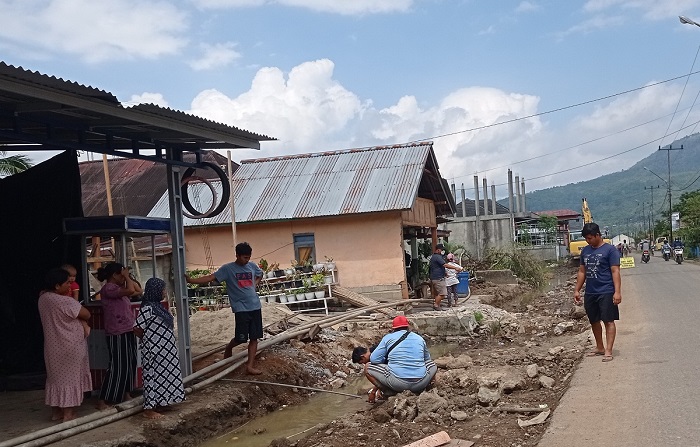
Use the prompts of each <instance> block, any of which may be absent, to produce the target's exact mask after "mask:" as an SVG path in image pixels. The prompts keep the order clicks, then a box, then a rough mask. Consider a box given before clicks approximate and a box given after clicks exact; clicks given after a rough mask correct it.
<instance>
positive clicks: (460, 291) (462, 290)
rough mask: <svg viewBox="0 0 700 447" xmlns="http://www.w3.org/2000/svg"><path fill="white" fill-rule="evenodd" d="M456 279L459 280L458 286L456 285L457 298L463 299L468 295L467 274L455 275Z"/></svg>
mask: <svg viewBox="0 0 700 447" xmlns="http://www.w3.org/2000/svg"><path fill="white" fill-rule="evenodd" d="M457 279H458V280H459V284H457V296H460V297H465V296H467V295H469V272H459V273H457Z"/></svg>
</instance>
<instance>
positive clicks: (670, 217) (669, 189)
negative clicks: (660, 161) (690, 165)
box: [659, 144, 683, 241]
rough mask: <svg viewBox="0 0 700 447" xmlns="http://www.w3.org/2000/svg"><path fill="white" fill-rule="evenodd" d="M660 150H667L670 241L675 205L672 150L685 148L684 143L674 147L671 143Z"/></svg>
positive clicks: (671, 238)
mask: <svg viewBox="0 0 700 447" xmlns="http://www.w3.org/2000/svg"><path fill="white" fill-rule="evenodd" d="M659 150H660V151H666V159H667V160H668V182H667V183H666V186H667V187H668V227H669V228H668V231H669V241H672V240H673V206H672V204H671V151H680V150H683V145H682V144H681V147H672V146H671V145H670V144H669V145H668V147H664V148H662V147H661V146H659Z"/></svg>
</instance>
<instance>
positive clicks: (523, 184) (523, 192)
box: [520, 177, 527, 213]
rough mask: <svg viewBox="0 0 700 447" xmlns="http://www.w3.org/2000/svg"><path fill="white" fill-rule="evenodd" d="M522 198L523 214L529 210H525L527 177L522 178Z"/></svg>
mask: <svg viewBox="0 0 700 447" xmlns="http://www.w3.org/2000/svg"><path fill="white" fill-rule="evenodd" d="M520 198H521V200H522V201H523V204H522V207H521V209H522V211H523V213H525V212H527V209H526V208H525V177H521V178H520Z"/></svg>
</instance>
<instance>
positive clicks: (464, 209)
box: [462, 183, 467, 217]
mask: <svg viewBox="0 0 700 447" xmlns="http://www.w3.org/2000/svg"><path fill="white" fill-rule="evenodd" d="M462 217H467V196H466V195H465V194H464V183H462Z"/></svg>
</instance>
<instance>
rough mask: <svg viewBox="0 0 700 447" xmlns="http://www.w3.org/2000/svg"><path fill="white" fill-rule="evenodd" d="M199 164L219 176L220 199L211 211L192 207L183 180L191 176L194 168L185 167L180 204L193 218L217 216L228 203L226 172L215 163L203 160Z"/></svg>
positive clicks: (229, 193) (229, 190) (228, 192)
mask: <svg viewBox="0 0 700 447" xmlns="http://www.w3.org/2000/svg"><path fill="white" fill-rule="evenodd" d="M201 164H202V166H204V167H206V168H208V169H211V170H213V171H214V172H216V174H217V175H218V176H219V179H220V180H221V201H220V202H219V204H218V205H217V206H216V207H215V208H214V209H213V210H212V211H211V212H209V213H206V214H205V213H202V212H201V211H197V210H196V209H194V207H193V206H192V203H190V198H189V196H188V195H187V182H186V181H185V180H186V179H188V178H189V177H192V174H194V172H195V169H194V168H187V170H186V171H185V173H184V174H183V175H182V180H183V181H182V185H180V196H181V197H182V206H184V207H185V209H187V211H189V213H190V214H191V215H192V216H193V218H195V219H201V218H204V217H214V216H218V215H219V214H221V212H222V211H223V210H224V209H225V208H226V205H228V202H229V199H230V198H231V184H230V183H229V181H228V176H227V175H226V172H224V170H223V169H221V167H220V166H219V165H217V164H215V163H210V162H208V161H205V162H203V163H201ZM188 217H190V216H188Z"/></svg>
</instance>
